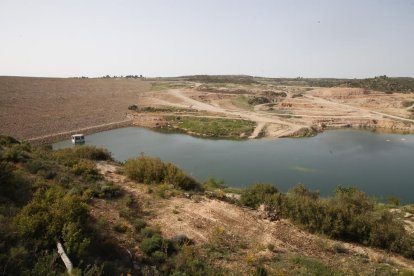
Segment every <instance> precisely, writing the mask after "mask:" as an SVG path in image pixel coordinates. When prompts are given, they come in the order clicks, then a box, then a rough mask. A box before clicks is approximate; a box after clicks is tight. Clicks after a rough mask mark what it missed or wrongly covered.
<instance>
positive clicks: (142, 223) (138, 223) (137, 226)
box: [133, 218, 147, 231]
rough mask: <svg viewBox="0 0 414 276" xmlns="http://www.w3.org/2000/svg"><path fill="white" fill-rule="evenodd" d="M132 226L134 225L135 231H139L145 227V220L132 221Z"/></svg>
mask: <svg viewBox="0 0 414 276" xmlns="http://www.w3.org/2000/svg"><path fill="white" fill-rule="evenodd" d="M133 225H134V227H135V229H136V230H138V231H140V230H141V229H143V228H144V227H145V226H147V223H146V222H145V220H143V219H140V218H137V219H135V220H134V222H133Z"/></svg>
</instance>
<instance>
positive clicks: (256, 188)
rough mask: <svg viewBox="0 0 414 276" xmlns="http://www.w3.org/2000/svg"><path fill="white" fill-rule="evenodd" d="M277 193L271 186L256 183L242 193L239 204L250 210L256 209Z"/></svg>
mask: <svg viewBox="0 0 414 276" xmlns="http://www.w3.org/2000/svg"><path fill="white" fill-rule="evenodd" d="M278 192H279V191H278V190H277V188H276V187H274V186H273V185H271V184H262V183H257V184H255V185H253V186H252V187H249V188H246V189H245V190H243V191H242V193H241V197H240V203H241V204H243V205H245V206H248V207H251V208H257V207H258V206H259V205H260V204H262V203H264V202H265V201H267V200H269V199H270V197H271V196H273V195H275V194H277V193H278Z"/></svg>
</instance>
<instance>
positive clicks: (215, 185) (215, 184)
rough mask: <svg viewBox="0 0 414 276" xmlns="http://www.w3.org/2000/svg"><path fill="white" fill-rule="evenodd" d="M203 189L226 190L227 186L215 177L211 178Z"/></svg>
mask: <svg viewBox="0 0 414 276" xmlns="http://www.w3.org/2000/svg"><path fill="white" fill-rule="evenodd" d="M203 188H204V189H207V190H215V189H225V188H226V186H225V185H224V180H222V179H215V178H214V177H211V176H210V177H209V178H208V179H207V181H206V182H204V184H203Z"/></svg>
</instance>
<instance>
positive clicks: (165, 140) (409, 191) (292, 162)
mask: <svg viewBox="0 0 414 276" xmlns="http://www.w3.org/2000/svg"><path fill="white" fill-rule="evenodd" d="M85 138H86V144H93V145H97V146H101V147H106V148H108V149H109V150H110V151H111V152H112V154H113V156H114V158H116V159H118V160H121V161H122V160H126V159H127V158H130V157H134V156H137V155H139V154H140V153H142V152H143V153H145V154H147V155H151V156H158V157H160V158H161V159H163V160H165V161H170V162H173V163H175V164H177V165H178V166H180V167H181V168H183V169H184V170H185V171H186V172H187V173H188V174H191V175H193V176H194V177H195V178H197V179H198V180H200V181H204V180H206V179H207V177H208V176H214V177H216V178H220V179H224V181H225V184H226V185H228V186H234V187H243V186H246V185H249V184H253V183H255V182H268V183H273V184H275V185H277V186H278V187H279V188H280V189H281V190H284V191H287V190H288V189H289V188H291V187H292V186H293V185H295V184H296V183H299V182H300V183H304V184H305V185H306V186H307V187H309V188H311V189H318V190H320V191H321V194H323V195H326V194H331V193H332V192H333V191H334V190H335V187H336V186H338V185H344V186H350V185H352V186H357V187H359V188H360V189H362V190H363V191H365V192H367V193H369V194H371V195H376V196H378V197H382V198H387V197H388V196H389V195H395V196H397V197H399V198H401V199H402V200H404V201H406V202H414V187H413V184H414V180H413V179H414V163H413V157H414V135H397V134H377V133H371V132H366V131H357V130H350V129H347V130H336V131H327V132H325V133H322V134H319V135H317V136H315V137H312V138H303V139H275V140H270V139H259V140H248V141H242V142H240V141H229V140H208V139H201V138H194V137H191V136H188V135H183V134H163V133H158V132H154V131H151V130H148V129H144V128H134V127H127V128H120V129H115V130H110V131H104V132H100V133H96V134H93V135H89V136H86V137H85ZM70 146H72V145H71V143H70V141H69V140H68V141H63V142H59V143H56V144H55V145H54V147H55V148H62V147H70Z"/></svg>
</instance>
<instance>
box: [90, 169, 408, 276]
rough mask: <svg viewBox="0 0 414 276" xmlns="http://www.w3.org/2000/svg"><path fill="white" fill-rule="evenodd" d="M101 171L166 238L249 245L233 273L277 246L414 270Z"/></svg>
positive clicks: (252, 214)
mask: <svg viewBox="0 0 414 276" xmlns="http://www.w3.org/2000/svg"><path fill="white" fill-rule="evenodd" d="M97 168H98V170H99V171H100V172H101V173H102V174H103V175H104V176H105V178H106V179H107V180H109V181H112V182H114V183H116V184H118V185H120V186H121V187H122V188H123V189H124V190H125V191H126V192H128V193H129V194H131V195H132V196H134V197H135V198H136V199H137V201H138V202H141V203H142V208H143V211H144V212H146V213H147V214H149V219H150V223H151V224H152V225H154V226H157V225H158V226H160V228H161V229H162V233H163V235H164V236H165V237H167V238H171V237H174V236H176V235H179V234H184V235H186V236H187V237H189V238H191V239H192V240H193V241H194V242H195V243H196V244H204V243H208V242H210V241H211V240H212V239H214V237H215V235H216V234H217V231H218V232H220V235H225V237H227V238H228V239H234V240H236V241H237V242H243V243H245V244H246V248H245V250H244V251H243V253H242V254H240V255H238V256H236V257H235V259H233V260H231V261H228V262H229V263H228V264H227V265H228V266H229V267H230V268H237V269H241V270H242V271H243V267H240V266H243V263H245V259H246V258H247V257H249V258H250V257H251V258H261V257H263V256H269V254H270V255H272V254H273V253H271V252H270V251H269V250H267V245H268V244H273V245H274V246H275V248H276V250H275V251H276V252H278V254H301V255H305V256H309V257H313V258H317V259H321V260H323V261H324V262H326V263H329V264H331V265H333V266H338V267H343V266H344V264H354V265H355V264H358V263H359V262H361V261H362V263H361V265H364V266H365V265H367V261H368V260H369V261H370V262H384V260H386V262H388V263H391V264H393V265H397V266H401V267H406V268H409V269H414V262H413V261H412V260H408V259H406V258H403V257H401V256H398V255H392V254H388V253H387V252H385V251H383V250H377V249H372V248H368V247H364V246H361V245H356V244H351V243H344V242H339V241H334V240H330V239H327V238H322V237H319V236H317V235H313V234H309V233H307V232H305V231H303V230H301V229H300V228H299V227H297V226H295V225H294V224H292V223H291V222H289V221H288V220H285V219H281V220H279V221H274V222H271V221H269V220H265V219H262V218H261V217H260V213H259V211H256V210H251V209H247V208H242V207H239V206H237V205H233V204H230V203H226V202H223V201H219V200H216V199H207V198H205V197H203V196H198V197H196V198H187V197H172V198H170V199H161V198H156V197H154V195H153V194H149V193H148V192H147V190H148V189H147V186H146V185H144V184H138V183H135V182H133V181H129V180H128V179H126V177H125V176H123V175H120V174H118V173H117V170H118V167H117V166H116V165H113V164H109V163H106V162H100V163H98V164H97ZM99 212H100V213H101V214H104V213H107V214H111V213H114V210H105V208H103V207H102V206H100V205H97V206H96V208H95V210H93V211H92V213H93V214H95V215H98V214H97V213H99ZM115 213H117V212H116V211H115ZM116 220H117V215H113V216H112V220H111V221H112V223H115V222H116ZM338 243H340V244H341V246H342V247H344V248H346V253H344V252H342V253H339V252H335V251H333V250H332V248H334V246H335V245H337V244H338ZM130 246H132V245H130ZM137 250H138V251H137V252H136V254H139V249H137ZM270 257H271V256H270ZM233 266H234V267H233Z"/></svg>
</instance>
